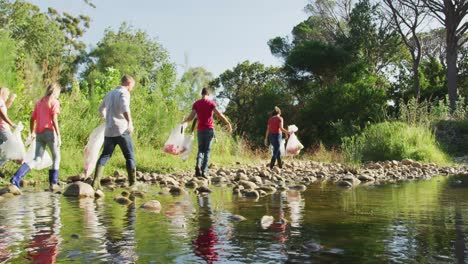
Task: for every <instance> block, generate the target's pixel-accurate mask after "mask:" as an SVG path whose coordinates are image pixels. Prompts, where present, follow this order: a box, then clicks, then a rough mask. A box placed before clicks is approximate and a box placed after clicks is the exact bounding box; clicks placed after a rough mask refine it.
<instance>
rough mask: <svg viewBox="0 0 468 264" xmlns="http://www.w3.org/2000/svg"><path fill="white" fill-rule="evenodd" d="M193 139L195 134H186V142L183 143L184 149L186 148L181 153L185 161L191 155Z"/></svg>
mask: <svg viewBox="0 0 468 264" xmlns="http://www.w3.org/2000/svg"><path fill="white" fill-rule="evenodd" d="M193 140H194V138H193V134H192V135H185V138H184V144H183V147H182V149H185V151H184V152H182V154H180V157H181V158H182V160H184V161H185V160H186V159H187V158H188V156H189V155H190V152H192V149H193Z"/></svg>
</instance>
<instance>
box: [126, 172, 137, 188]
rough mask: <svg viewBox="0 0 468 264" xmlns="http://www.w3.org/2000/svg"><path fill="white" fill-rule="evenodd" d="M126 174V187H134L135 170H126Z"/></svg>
mask: <svg viewBox="0 0 468 264" xmlns="http://www.w3.org/2000/svg"><path fill="white" fill-rule="evenodd" d="M127 173H128V186H129V187H132V186H133V185H135V182H136V169H135V168H133V169H132V168H127Z"/></svg>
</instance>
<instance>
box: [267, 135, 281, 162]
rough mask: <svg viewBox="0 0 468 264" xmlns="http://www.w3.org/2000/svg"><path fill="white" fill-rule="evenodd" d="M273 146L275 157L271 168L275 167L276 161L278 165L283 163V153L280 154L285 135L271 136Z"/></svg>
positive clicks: (272, 159)
mask: <svg viewBox="0 0 468 264" xmlns="http://www.w3.org/2000/svg"><path fill="white" fill-rule="evenodd" d="M268 138H269V140H270V143H271V145H272V146H273V155H272V156H271V162H270V166H272V167H273V166H274V165H275V161H278V163H281V152H280V146H281V141H282V140H283V135H281V134H270V135H269V136H268Z"/></svg>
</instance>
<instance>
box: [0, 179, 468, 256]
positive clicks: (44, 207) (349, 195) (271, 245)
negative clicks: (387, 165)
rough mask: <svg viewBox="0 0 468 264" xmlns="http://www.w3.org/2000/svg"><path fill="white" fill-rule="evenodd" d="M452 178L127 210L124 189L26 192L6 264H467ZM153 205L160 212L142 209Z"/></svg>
mask: <svg viewBox="0 0 468 264" xmlns="http://www.w3.org/2000/svg"><path fill="white" fill-rule="evenodd" d="M456 180H457V178H454V177H452V178H449V179H448V178H444V177H439V178H434V179H432V180H429V181H418V182H409V183H400V184H387V185H383V186H372V187H371V186H369V187H365V186H360V187H358V188H354V189H350V190H346V189H341V188H336V187H333V186H328V185H325V184H323V183H316V184H313V185H310V186H309V188H308V190H307V191H305V192H302V193H299V192H293V191H290V192H283V193H277V194H274V195H270V196H266V197H263V198H260V199H259V200H251V199H245V198H238V197H236V196H233V195H232V191H231V188H225V187H216V188H214V192H213V193H211V194H210V195H208V196H196V195H195V194H193V193H190V194H188V195H185V196H180V197H172V196H167V195H166V196H161V195H159V194H158V192H159V190H160V189H159V188H157V187H154V186H142V187H141V188H143V189H144V190H145V191H147V193H148V196H147V197H146V198H145V199H139V200H137V201H136V204H135V205H134V206H128V207H127V206H122V205H119V204H116V203H115V202H113V201H112V199H113V197H114V196H116V195H119V194H120V192H121V191H122V190H115V191H114V192H107V193H106V198H105V199H104V200H100V201H94V200H92V199H81V200H78V199H70V198H66V197H63V196H61V195H57V194H51V193H47V192H33V191H32V190H29V192H28V189H26V190H25V194H24V195H22V196H20V197H14V198H11V199H7V200H3V201H0V263H3V262H5V263H53V262H57V263H64V262H66V263H207V262H208V263H214V262H219V263H468V249H467V246H468V185H465V184H463V183H462V184H459V182H457V181H456ZM461 180H462V181H463V182H468V179H466V178H465V179H461ZM150 199H157V200H159V201H160V202H161V204H162V205H163V209H162V211H161V212H160V213H159V214H156V213H151V212H147V211H144V210H142V209H139V208H138V207H139V206H140V205H141V204H142V203H143V202H144V201H147V200H150ZM236 214H239V215H242V216H244V217H246V218H247V220H245V221H242V222H235V221H233V220H232V218H231V216H232V215H236ZM263 216H272V217H273V219H274V220H273V221H272V222H271V221H270V222H268V221H264V223H263V224H262V222H261V219H262V217H263ZM270 224H271V225H270Z"/></svg>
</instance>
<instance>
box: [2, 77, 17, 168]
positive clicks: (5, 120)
mask: <svg viewBox="0 0 468 264" xmlns="http://www.w3.org/2000/svg"><path fill="white" fill-rule="evenodd" d="M15 98H16V94H12V95H11V97H10V90H9V89H8V88H6V87H3V86H2V87H0V145H1V144H3V142H5V141H6V140H7V138H8V137H10V136H11V129H10V126H11V127H13V128H16V127H15V125H14V124H13V122H11V120H10V118H9V117H8V113H7V112H8V108H10V106H11V104H12V103H13V101H14V100H15ZM2 154H3V153H2ZM5 162H7V158H6V157H5V156H4V155H2V157H1V158H0V167H2V166H3V164H5Z"/></svg>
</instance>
